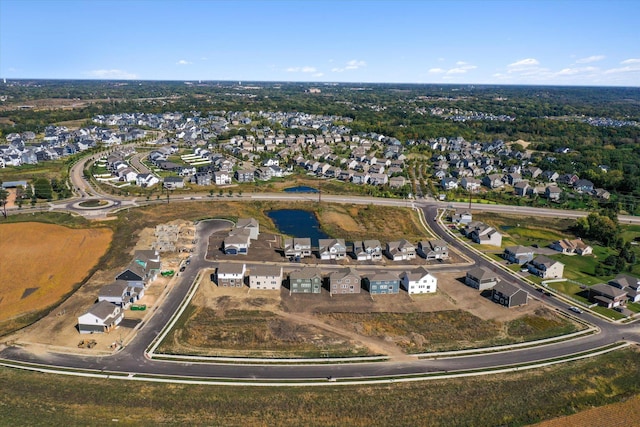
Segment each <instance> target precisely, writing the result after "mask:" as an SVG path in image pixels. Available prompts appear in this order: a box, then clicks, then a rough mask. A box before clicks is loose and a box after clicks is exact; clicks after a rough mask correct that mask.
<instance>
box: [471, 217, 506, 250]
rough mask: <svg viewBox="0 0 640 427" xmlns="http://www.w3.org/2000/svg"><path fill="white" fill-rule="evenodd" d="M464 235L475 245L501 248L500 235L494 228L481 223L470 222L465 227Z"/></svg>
mask: <svg viewBox="0 0 640 427" xmlns="http://www.w3.org/2000/svg"><path fill="white" fill-rule="evenodd" d="M464 232H465V235H466V236H467V237H468V238H470V239H471V240H473V241H474V242H475V243H479V244H481V245H490V246H502V234H500V233H499V232H498V230H496V229H495V228H493V227H491V226H489V225H487V224H485V223H483V222H479V221H476V222H472V223H470V224H468V225H467V226H466V227H465V230H464Z"/></svg>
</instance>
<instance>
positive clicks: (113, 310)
mask: <svg viewBox="0 0 640 427" xmlns="http://www.w3.org/2000/svg"><path fill="white" fill-rule="evenodd" d="M122 319H124V312H123V311H122V308H121V307H119V306H117V305H115V304H111V303H110V302H108V301H100V302H97V303H95V304H94V305H92V306H91V308H89V310H87V311H86V312H85V313H84V314H82V315H81V316H78V331H79V332H80V333H81V334H92V333H101V332H109V331H110V330H112V329H114V328H115V327H116V326H118V325H119V324H120V322H121V321H122Z"/></svg>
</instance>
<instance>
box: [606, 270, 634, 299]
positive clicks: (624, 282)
mask: <svg viewBox="0 0 640 427" xmlns="http://www.w3.org/2000/svg"><path fill="white" fill-rule="evenodd" d="M609 285H611V286H614V287H616V288H618V289H622V290H624V291H626V292H627V297H628V298H629V301H631V302H638V301H640V279H639V278H637V277H633V276H630V275H628V274H618V275H617V276H616V277H615V278H613V279H611V280H609Z"/></svg>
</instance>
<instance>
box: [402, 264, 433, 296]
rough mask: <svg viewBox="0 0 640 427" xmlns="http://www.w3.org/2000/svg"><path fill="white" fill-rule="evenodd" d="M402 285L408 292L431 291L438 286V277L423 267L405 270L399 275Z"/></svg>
mask: <svg viewBox="0 0 640 427" xmlns="http://www.w3.org/2000/svg"><path fill="white" fill-rule="evenodd" d="M400 278H401V279H402V287H403V288H405V289H406V290H407V293H409V294H424V293H433V292H435V291H436V290H437V288H438V279H436V277H435V276H433V275H432V274H431V273H429V271H428V270H427V269H426V268H424V267H418V268H414V269H413V270H411V271H405V272H404V273H402V274H401V275H400Z"/></svg>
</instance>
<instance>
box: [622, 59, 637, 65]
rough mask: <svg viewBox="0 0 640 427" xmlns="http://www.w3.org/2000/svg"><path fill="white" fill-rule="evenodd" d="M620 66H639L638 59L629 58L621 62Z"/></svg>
mask: <svg viewBox="0 0 640 427" xmlns="http://www.w3.org/2000/svg"><path fill="white" fill-rule="evenodd" d="M621 64H624V65H626V64H640V58H629V59H625V60H624V61H622V62H621Z"/></svg>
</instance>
